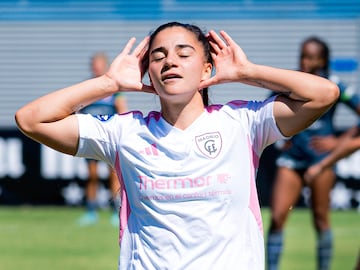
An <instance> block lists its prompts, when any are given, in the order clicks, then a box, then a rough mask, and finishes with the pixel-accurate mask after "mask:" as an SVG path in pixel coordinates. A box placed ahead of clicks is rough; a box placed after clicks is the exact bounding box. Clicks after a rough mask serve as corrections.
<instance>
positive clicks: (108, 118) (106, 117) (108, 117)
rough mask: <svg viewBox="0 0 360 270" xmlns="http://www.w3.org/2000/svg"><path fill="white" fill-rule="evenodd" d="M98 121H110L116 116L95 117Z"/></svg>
mask: <svg viewBox="0 0 360 270" xmlns="http://www.w3.org/2000/svg"><path fill="white" fill-rule="evenodd" d="M93 116H94V117H95V118H96V119H98V120H100V121H101V122H106V121H109V120H110V119H111V118H112V117H113V116H114V115H107V114H104V115H101V114H100V115H93Z"/></svg>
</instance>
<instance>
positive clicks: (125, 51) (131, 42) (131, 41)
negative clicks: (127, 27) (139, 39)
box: [122, 37, 136, 54]
mask: <svg viewBox="0 0 360 270" xmlns="http://www.w3.org/2000/svg"><path fill="white" fill-rule="evenodd" d="M135 41H136V38H134V37H132V38H130V39H129V41H128V43H127V44H126V45H125V48H124V49H123V51H122V53H123V54H129V53H130V51H131V48H132V47H133V46H134V44H135Z"/></svg>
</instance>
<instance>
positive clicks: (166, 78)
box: [161, 73, 182, 82]
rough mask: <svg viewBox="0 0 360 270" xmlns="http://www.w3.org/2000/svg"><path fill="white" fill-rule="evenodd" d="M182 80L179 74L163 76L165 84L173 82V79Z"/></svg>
mask: <svg viewBox="0 0 360 270" xmlns="http://www.w3.org/2000/svg"><path fill="white" fill-rule="evenodd" d="M181 78H182V77H181V76H180V75H179V74H176V73H168V74H163V75H162V76H161V80H162V81H163V82H165V81H169V80H173V79H181Z"/></svg>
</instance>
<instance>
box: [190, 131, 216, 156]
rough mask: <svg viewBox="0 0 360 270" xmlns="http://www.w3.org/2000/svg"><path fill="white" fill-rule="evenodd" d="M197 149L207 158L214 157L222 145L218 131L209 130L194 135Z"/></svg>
mask: <svg viewBox="0 0 360 270" xmlns="http://www.w3.org/2000/svg"><path fill="white" fill-rule="evenodd" d="M195 141H196V145H197V147H198V149H199V150H200V152H201V153H202V154H204V155H205V156H207V157H209V158H216V157H217V156H218V155H219V153H220V150H221V147H222V139H221V135H220V132H210V133H205V134H202V135H199V136H195Z"/></svg>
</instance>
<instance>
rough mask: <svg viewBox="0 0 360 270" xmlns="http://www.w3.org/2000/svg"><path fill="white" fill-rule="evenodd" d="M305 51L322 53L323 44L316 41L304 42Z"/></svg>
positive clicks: (307, 52)
mask: <svg viewBox="0 0 360 270" xmlns="http://www.w3.org/2000/svg"><path fill="white" fill-rule="evenodd" d="M302 51H303V53H306V54H316V55H317V54H320V53H321V46H320V45H319V44H318V43H316V42H308V43H305V44H304V47H303V50H302Z"/></svg>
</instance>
